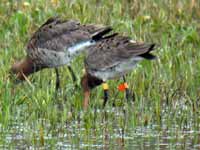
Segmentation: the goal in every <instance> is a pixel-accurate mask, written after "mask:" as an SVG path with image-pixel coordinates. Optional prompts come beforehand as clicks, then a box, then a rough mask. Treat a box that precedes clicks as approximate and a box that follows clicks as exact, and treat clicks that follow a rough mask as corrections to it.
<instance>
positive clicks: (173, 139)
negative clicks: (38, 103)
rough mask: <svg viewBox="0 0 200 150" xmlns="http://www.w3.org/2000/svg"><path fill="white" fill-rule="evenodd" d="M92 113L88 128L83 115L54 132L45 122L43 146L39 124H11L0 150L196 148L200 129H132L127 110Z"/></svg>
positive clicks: (3, 135) (155, 127) (144, 127)
mask: <svg viewBox="0 0 200 150" xmlns="http://www.w3.org/2000/svg"><path fill="white" fill-rule="evenodd" d="M95 113H96V114H95V117H94V120H93V121H91V122H93V123H94V124H96V125H94V126H90V127H87V126H86V125H85V123H86V122H85V119H83V118H84V117H85V116H84V114H82V115H80V117H78V119H77V120H73V121H71V122H68V123H67V125H64V124H63V125H60V124H58V126H57V127H56V129H54V131H52V129H50V128H49V127H50V126H51V125H50V124H47V123H46V124H45V126H44V127H43V129H44V133H43V134H44V135H43V136H44V137H43V138H44V146H42V145H41V142H40V138H41V137H40V136H41V135H39V134H40V131H39V130H40V127H35V126H34V124H33V125H30V124H25V123H19V122H18V123H15V124H13V125H11V126H10V129H9V130H8V131H9V132H5V131H3V130H1V133H2V134H1V133H0V134H1V136H2V137H1V138H3V140H1V142H0V149H60V150H64V149H104V150H108V149H122V150H123V149H130V150H132V149H148V150H154V149H176V150H177V149H180V150H182V149H200V131H195V130H189V128H188V129H187V130H186V129H185V130H181V129H180V128H179V126H177V125H174V126H171V128H168V127H167V126H166V123H163V124H165V125H163V126H160V125H149V126H137V127H134V128H133V127H130V126H128V122H129V121H130V120H129V119H128V116H127V115H128V113H127V112H126V111H124V110H123V109H121V110H116V109H113V110H111V111H104V112H102V110H97V111H96V112H95ZM98 114H99V115H98ZM100 114H101V115H100ZM110 118H112V119H110ZM43 121H45V120H43ZM163 122H164V121H163Z"/></svg>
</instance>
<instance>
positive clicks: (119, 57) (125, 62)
mask: <svg viewBox="0 0 200 150" xmlns="http://www.w3.org/2000/svg"><path fill="white" fill-rule="evenodd" d="M154 46H155V44H146V43H141V42H136V41H133V40H131V39H130V38H129V37H125V36H119V35H117V34H113V35H110V36H107V37H104V39H102V40H101V41H100V42H98V43H97V44H96V45H93V46H90V47H89V48H88V53H87V56H86V58H85V68H86V69H85V70H86V72H85V75H84V76H83V77H82V80H81V84H82V88H83V91H84V101H83V107H84V109H87V107H88V104H89V98H90V91H91V90H92V89H93V88H95V87H96V86H98V85H100V84H102V83H103V89H104V104H103V106H105V105H106V102H107V99H108V85H107V84H106V81H107V80H110V79H115V78H119V77H124V76H125V75H126V74H127V73H128V72H130V71H131V70H132V69H134V67H135V66H136V64H137V63H138V62H139V61H141V60H143V59H147V60H152V59H154V58H155V56H154V55H152V54H150V52H151V51H152V50H154ZM118 88H119V90H123V89H124V91H126V92H127V93H128V92H129V91H128V84H127V83H126V81H125V77H124V84H121V85H120V86H119V87H118Z"/></svg>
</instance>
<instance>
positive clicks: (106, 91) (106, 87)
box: [103, 82, 108, 107]
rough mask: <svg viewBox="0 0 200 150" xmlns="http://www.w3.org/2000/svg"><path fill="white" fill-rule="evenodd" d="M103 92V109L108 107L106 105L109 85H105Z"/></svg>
mask: <svg viewBox="0 0 200 150" xmlns="http://www.w3.org/2000/svg"><path fill="white" fill-rule="evenodd" d="M103 91H104V102H103V107H105V106H106V103H107V101H108V84H107V83H105V82H104V83H103Z"/></svg>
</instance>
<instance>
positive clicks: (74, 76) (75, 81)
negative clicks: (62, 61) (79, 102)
mask: <svg viewBox="0 0 200 150" xmlns="http://www.w3.org/2000/svg"><path fill="white" fill-rule="evenodd" d="M67 67H68V70H69V72H70V74H71V77H72V80H73V83H75V87H76V88H77V87H78V85H77V78H76V75H75V73H74V71H73V69H72V67H71V66H67Z"/></svg>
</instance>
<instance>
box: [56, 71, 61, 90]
mask: <svg viewBox="0 0 200 150" xmlns="http://www.w3.org/2000/svg"><path fill="white" fill-rule="evenodd" d="M55 71H56V91H58V89H59V88H60V75H59V72H58V68H55Z"/></svg>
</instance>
